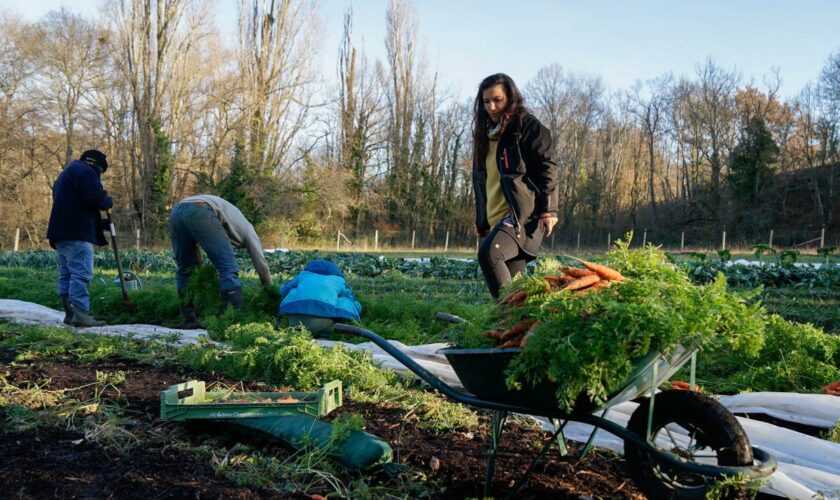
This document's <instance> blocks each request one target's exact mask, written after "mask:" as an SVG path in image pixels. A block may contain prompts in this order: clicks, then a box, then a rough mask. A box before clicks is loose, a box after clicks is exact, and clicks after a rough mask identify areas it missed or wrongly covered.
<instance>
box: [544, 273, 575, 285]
mask: <svg viewBox="0 0 840 500" xmlns="http://www.w3.org/2000/svg"><path fill="white" fill-rule="evenodd" d="M543 279H545V280H546V281H547V282H548V284H549V285H551V286H553V287H558V288H559V287H562V286H564V285H566V283H568V282H569V281H571V280H572V279H574V278H570V277H569V276H566V275H565V274H560V275H558V276H543Z"/></svg>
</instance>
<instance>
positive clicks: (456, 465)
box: [0, 351, 642, 499]
mask: <svg viewBox="0 0 840 500" xmlns="http://www.w3.org/2000/svg"><path fill="white" fill-rule="evenodd" d="M13 359H14V353H13V352H9V351H5V352H0V373H4V372H8V376H7V377H6V379H7V380H8V382H9V383H12V384H15V385H20V384H22V383H24V382H27V381H29V382H36V381H41V383H44V381H48V382H49V384H48V386H47V387H46V388H48V389H52V390H55V389H61V388H76V387H80V386H83V385H85V384H91V383H92V382H94V381H95V380H96V372H97V371H107V372H115V371H118V370H121V371H124V372H125V374H126V377H125V382H123V383H122V384H119V385H118V387H119V392H118V393H117V392H115V391H110V392H108V393H106V394H105V396H107V397H110V398H112V399H114V400H115V401H118V402H119V403H120V404H121V405H122V406H123V407H124V413H125V414H126V415H127V416H129V417H130V418H131V422H132V423H131V424H130V425H133V426H136V429H137V430H138V431H142V434H143V435H144V436H146V437H147V439H143V440H141V441H140V444H138V445H136V446H134V447H133V448H131V449H129V450H128V451H127V452H125V453H114V452H113V451H106V450H105V449H103V448H102V447H100V446H97V445H95V444H90V443H89V442H88V441H87V440H85V439H83V438H84V436H83V435H81V434H80V433H78V432H75V431H70V430H66V429H64V428H59V427H49V428H38V429H35V430H31V431H27V432H18V433H16V432H10V431H9V430H8V428H7V427H4V428H3V430H2V431H0V457H3V459H2V460H0V484H2V485H3V488H2V491H0V497H3V498H38V499H41V498H145V499H152V498H243V499H244V498H307V497H309V495H308V494H316V493H322V494H324V493H327V492H315V491H309V492H307V493H308V494H303V493H295V492H292V493H283V494H279V493H275V492H272V491H267V490H259V489H251V488H244V487H241V486H238V485H237V484H235V483H234V482H233V481H231V480H229V479H227V478H226V477H225V476H223V475H218V476H217V475H216V474H215V473H214V470H213V468H212V466H211V461H210V459H208V458H207V457H204V458H200V457H198V456H196V454H194V453H189V452H186V451H183V450H182V449H181V448H179V447H178V446H173V443H175V442H177V441H178V440H186V441H189V442H190V443H192V444H193V445H200V444H202V443H203V442H204V441H205V440H207V439H209V438H210V437H211V436H209V435H208V434H207V432H208V430H207V429H206V428H202V426H188V425H184V424H180V423H171V422H161V421H160V420H158V417H159V412H160V391H161V390H164V389H166V388H167V387H169V386H170V385H173V384H176V383H179V382H183V381H185V380H188V379H192V378H198V379H203V380H206V381H221V382H225V383H228V384H236V383H238V381H235V380H231V379H227V378H225V377H220V376H217V375H212V374H198V373H189V372H186V371H183V370H179V369H175V368H158V367H150V366H146V365H138V364H135V363H133V362H129V361H113V362H109V363H97V364H89V365H79V364H72V363H68V362H65V361H61V360H53V361H47V362H45V361H43V360H39V361H38V362H37V363H32V364H20V363H17V362H16V363H14V364H12V362H11V361H12V360H13ZM245 388H246V389H253V390H266V389H265V388H264V387H262V388H260V387H257V386H255V385H249V384H246V385H245ZM74 394H77V399H78V398H87V397H92V396H93V387H88V388H85V389H80V390H79V391H78V392H77V393H74ZM346 412H349V413H353V414H358V415H361V416H363V417H364V419H365V421H366V427H365V431H367V432H369V433H372V434H374V435H376V436H379V437H380V438H382V439H384V440H386V441H387V442H388V443H389V444H390V445H391V447H392V448H393V450H394V456H395V460H396V461H399V462H401V463H404V464H407V465H409V466H411V467H412V468H413V469H415V470H419V471H422V472H423V473H425V474H426V476H427V477H428V478H429V480H430V484H434V485H435V486H434V488H435V491H434V498H466V497H479V498H480V497H481V496H482V484H483V478H484V472H485V465H486V460H487V445H488V433H487V430H488V424H489V415H488V414H482V417H481V424H480V426H479V427H477V428H476V429H473V430H471V431H470V432H449V433H444V434H441V435H435V434H432V433H429V432H426V431H423V430H421V429H419V428H418V427H417V418H418V417H416V416H410V417H408V418H405V412H404V410H400V409H397V408H389V407H386V406H379V405H373V404H366V403H365V404H363V403H357V402H353V401H348V400H347V399H346V398H345V402H344V406H343V407H341V408H339V409H338V410H336V411H335V412H333V414H331V415H330V417H329V418H335V416H336V415H338V414H341V413H346ZM3 418H5V414H4V412H3V410H2V408H0V419H3ZM212 432H213V435H212V437H213V438H214V439H217V440H218V439H220V434H223V435H222V436H221V439H222V440H225V439H228V440H229V443H235V442H236V440H240V441H241V440H242V439H243V436H241V435H236V434H234V433H231V434H230V435H228V434H226V433H225V431H223V430H221V429H218V428H214V429H213V430H212ZM149 436H151V438H149ZM545 437H546V435H545V434H544V433H543V432H541V431H539V430H538V429H537V428H536V427H535V426H534V425H533V424H531V423H529V422H524V421H516V420H514V421H509V422H508V424H507V425H506V428H505V434H504V435H503V437H502V440H501V443H500V448H499V451H498V454H497V466H496V475H495V481H494V483H493V486H494V490H493V491H492V495H494V496H497V497H500V496H504V494H505V493H506V492H507V491H508V490H509V489H510V488H511V486H512V485H513V482H514V481H515V479H516V478H517V477H518V476H519V474H520V473H521V472H522V471H523V470H525V468H526V467H528V462H529V460H530V458H531V457H533V456H534V454H535V453H536V451H537V449H538V447H539V445H540V443H541V440H542V439H544V438H545ZM260 446H263V445H260ZM264 446H265V447H266V448H265V449H264V450H263V452H264V453H273V454H275V455H277V456H284V455H286V456H287V455H288V454H289V453H290V449H288V448H286V447H285V446H284V445H282V444H278V443H269V444H265V445H264ZM433 457H434V458H435V459H437V460H433ZM433 462H437V463H439V467H438V468H437V469H436V470H433V468H432V463H433ZM544 464H545V465H538V466H536V468H535V469H534V472H533V474H532V476H531V478H530V480H529V481H528V483H527V485H526V487H525V489H524V490H523V491H522V492H521V493H520V495H519V498H641V497H642V495H641V494H640V493H639V492H638V490H637V489H636V488H635V487H634V485H633V484H632V482H631V481H630V480H629V479H628V477H627V475H626V473H625V471H624V464H623V460H622V459H621V458H620V457H618V456H615V455H612V454H609V453H605V454H602V453H594V454H592V455H590V456H589V457H588V458H587V459H586V460H584V461H583V462H582V463H577V462H575V461H572V460H570V459H568V458H564V457H561V456H560V455H559V453H558V452H557V451H556V447H555V449H554V450H552V451H551V452H550V454H549V456H548V460H547V461H545V462H544Z"/></svg>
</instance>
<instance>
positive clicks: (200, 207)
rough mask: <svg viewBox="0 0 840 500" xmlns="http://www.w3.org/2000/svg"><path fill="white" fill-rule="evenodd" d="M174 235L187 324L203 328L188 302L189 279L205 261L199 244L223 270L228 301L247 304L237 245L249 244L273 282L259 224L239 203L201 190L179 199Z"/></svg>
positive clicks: (172, 220)
mask: <svg viewBox="0 0 840 500" xmlns="http://www.w3.org/2000/svg"><path fill="white" fill-rule="evenodd" d="M169 238H170V240H172V253H173V254H174V256H175V262H176V263H177V264H178V270H177V271H176V272H175V286H176V288H177V289H178V296H179V297H180V298H181V305H180V309H181V318H182V319H183V321H184V322H183V324H182V325H181V328H184V329H196V328H202V326H201V324H200V323H199V322H198V318H196V315H195V309H194V307H193V305H192V304H191V303H189V302H186V303H185V301H184V296H185V288H186V286H187V280H188V279H189V277H190V275H191V274H192V272H193V270H194V269H195V267H196V266H197V265H199V264H200V263H201V262H200V254H199V248H198V247H199V246H201V248H203V249H204V251H205V252H206V253H207V256H208V257H210V262H212V263H213V266H214V267H215V268H216V271H218V273H219V289H220V291H221V295H222V304H223V305H225V306H227V305H228V304H229V305H231V306H232V307H233V308H234V309H239V310H241V309H242V307H243V299H242V282H241V281H239V265H238V264H237V263H236V256H235V255H234V253H233V247H237V248H246V249H248V253H249V254H250V256H251V262H253V263H254V270H256V272H257V274H258V275H259V277H260V281H261V282H262V284H263V285H270V284H271V274H270V273H269V269H268V263H267V262H266V260H265V256H264V255H263V249H262V244H261V243H260V238H259V236H257V232H256V231H255V230H254V226H252V225H251V223H250V222H248V219H246V218H245V216H244V215H243V214H242V212H240V211H239V209H238V208H236V206H235V205H234V204H233V203H230V202H229V201H227V200H225V199H223V198H220V197H218V196H215V195H212V194H199V195H195V196H190V197H188V198H184V199H183V200H181V201H179V202H178V204H177V205H175V208H173V209H172V213H171V214H170V215H169Z"/></svg>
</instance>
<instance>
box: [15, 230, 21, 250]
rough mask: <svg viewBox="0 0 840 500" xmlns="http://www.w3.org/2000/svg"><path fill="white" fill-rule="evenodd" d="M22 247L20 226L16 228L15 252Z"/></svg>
mask: <svg viewBox="0 0 840 500" xmlns="http://www.w3.org/2000/svg"><path fill="white" fill-rule="evenodd" d="M18 248H20V228H17V229H15V252H17V251H18Z"/></svg>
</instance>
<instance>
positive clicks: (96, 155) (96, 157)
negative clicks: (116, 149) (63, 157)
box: [79, 149, 108, 172]
mask: <svg viewBox="0 0 840 500" xmlns="http://www.w3.org/2000/svg"><path fill="white" fill-rule="evenodd" d="M79 159H80V160H82V161H86V162H88V163H93V164H95V165H99V168H101V169H102V171H103V172H105V171H106V170H108V160H107V159H105V153H103V152H102V151H99V150H98V149H88V150H87V151H85V152H84V153H82V156H81V157H79Z"/></svg>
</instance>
